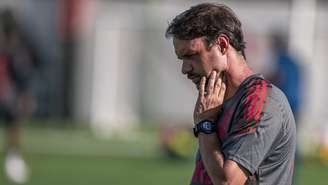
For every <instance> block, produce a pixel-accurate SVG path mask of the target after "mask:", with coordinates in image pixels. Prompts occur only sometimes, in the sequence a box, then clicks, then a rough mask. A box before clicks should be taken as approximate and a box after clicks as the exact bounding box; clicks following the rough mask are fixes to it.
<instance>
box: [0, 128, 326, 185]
mask: <svg viewBox="0 0 328 185" xmlns="http://www.w3.org/2000/svg"><path fill="white" fill-rule="evenodd" d="M31 125H32V126H31ZM58 125H60V124H58ZM62 125H63V124H62ZM157 130H158V129H156V128H147V129H143V130H139V131H136V132H135V133H131V134H130V137H124V138H116V139H115V138H114V139H110V140H104V139H98V138H96V137H95V136H94V135H93V134H92V133H91V132H90V130H89V129H88V128H80V127H79V128H77V127H74V126H69V127H67V126H56V127H49V126H40V124H39V125H36V126H35V125H33V124H30V126H25V128H24V137H23V138H24V139H23V140H24V146H23V148H24V151H25V152H24V153H25V157H26V159H27V162H28V164H29V166H30V169H31V176H30V181H29V182H28V183H27V184H28V185H58V184H60V185H90V184H97V185H101V184H106V185H131V184H134V185H145V184H147V185H168V184H170V185H180V184H181V185H182V184H188V182H189V179H190V176H191V173H192V171H193V160H192V158H193V155H194V154H192V153H191V154H190V157H188V158H187V159H185V160H172V159H168V158H166V157H165V156H164V155H163V154H162V153H161V152H160V148H159V137H158V132H157ZM0 137H1V140H3V128H0ZM0 156H1V160H0V165H1V166H3V152H2V151H1V153H0ZM327 174H328V165H325V164H322V163H320V162H319V161H318V160H316V159H313V158H311V159H310V158H306V159H305V162H304V165H303V167H302V168H301V170H300V173H299V175H298V176H299V179H298V182H299V183H298V184H299V185H310V184H311V185H312V184H316V185H326V184H327V182H328V176H327ZM0 184H1V185H9V184H10V183H9V182H7V181H6V179H5V177H4V172H3V168H1V169H0Z"/></svg>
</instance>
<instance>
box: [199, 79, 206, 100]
mask: <svg viewBox="0 0 328 185" xmlns="http://www.w3.org/2000/svg"><path fill="white" fill-rule="evenodd" d="M205 83H206V77H205V76H202V78H201V80H200V83H199V96H200V97H203V96H204V95H205Z"/></svg>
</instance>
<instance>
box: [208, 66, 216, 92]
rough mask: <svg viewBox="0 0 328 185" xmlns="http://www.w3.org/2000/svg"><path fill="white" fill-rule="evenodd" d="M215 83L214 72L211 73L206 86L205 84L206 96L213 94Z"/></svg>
mask: <svg viewBox="0 0 328 185" xmlns="http://www.w3.org/2000/svg"><path fill="white" fill-rule="evenodd" d="M215 81H216V71H212V72H211V75H210V78H209V80H208V84H207V93H208V94H212V93H213V90H214V84H215Z"/></svg>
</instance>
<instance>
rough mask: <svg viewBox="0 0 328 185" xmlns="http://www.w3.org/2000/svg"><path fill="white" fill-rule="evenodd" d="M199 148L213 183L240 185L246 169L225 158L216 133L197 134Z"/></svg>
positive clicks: (245, 174) (244, 178)
mask: <svg viewBox="0 0 328 185" xmlns="http://www.w3.org/2000/svg"><path fill="white" fill-rule="evenodd" d="M199 150H200V153H201V156H202V160H203V163H204V166H205V169H206V171H207V173H208V174H209V176H210V178H211V180H212V182H213V184H214V185H221V184H222V185H223V184H224V185H226V184H227V185H228V184H229V185H242V184H245V182H246V180H247V176H248V174H247V171H246V170H245V169H244V168H242V167H240V166H239V165H238V164H237V163H236V162H234V161H232V160H225V159H224V156H223V154H222V153H221V150H220V147H219V140H218V137H217V135H216V134H202V133H201V134H199Z"/></svg>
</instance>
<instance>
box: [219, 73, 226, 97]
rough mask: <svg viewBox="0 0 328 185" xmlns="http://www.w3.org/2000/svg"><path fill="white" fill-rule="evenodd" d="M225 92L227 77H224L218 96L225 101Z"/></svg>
mask: <svg viewBox="0 0 328 185" xmlns="http://www.w3.org/2000/svg"><path fill="white" fill-rule="evenodd" d="M225 91H226V84H225V77H223V79H222V82H221V88H220V92H219V94H218V96H219V97H221V98H222V99H224V95H225Z"/></svg>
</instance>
